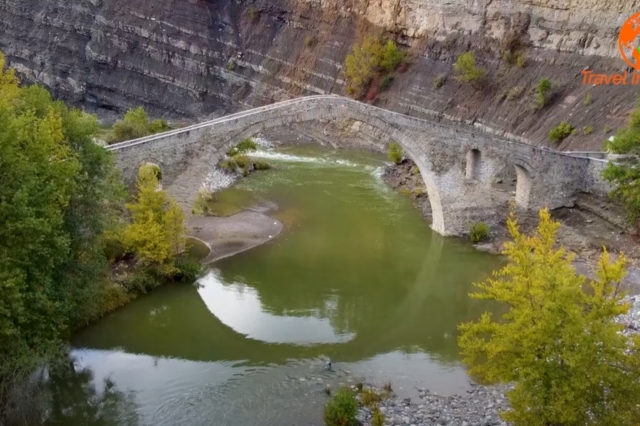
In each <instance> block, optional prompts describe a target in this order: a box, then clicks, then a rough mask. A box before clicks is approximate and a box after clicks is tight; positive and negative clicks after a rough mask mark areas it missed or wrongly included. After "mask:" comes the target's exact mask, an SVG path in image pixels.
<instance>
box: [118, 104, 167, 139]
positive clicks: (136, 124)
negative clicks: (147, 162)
mask: <svg viewBox="0 0 640 426" xmlns="http://www.w3.org/2000/svg"><path fill="white" fill-rule="evenodd" d="M170 128H171V127H169V125H168V124H167V122H166V121H164V120H154V121H151V122H150V121H149V116H148V115H147V113H146V111H145V110H144V108H142V107H138V108H134V109H130V110H129V111H127V113H126V114H125V115H124V119H123V120H122V121H118V122H117V123H115V124H114V125H113V129H112V131H111V133H110V134H109V135H107V137H106V138H105V139H106V140H107V143H110V144H111V143H116V142H122V141H127V140H131V139H137V138H141V137H144V136H148V135H152V134H155V133H159V132H164V131H166V130H169V129H170Z"/></svg>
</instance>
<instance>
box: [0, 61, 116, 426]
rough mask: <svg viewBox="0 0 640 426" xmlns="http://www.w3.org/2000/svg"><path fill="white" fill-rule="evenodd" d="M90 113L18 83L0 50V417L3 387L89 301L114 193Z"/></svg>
mask: <svg viewBox="0 0 640 426" xmlns="http://www.w3.org/2000/svg"><path fill="white" fill-rule="evenodd" d="M96 128H97V120H96V117H94V116H91V115H88V114H85V113H83V112H81V111H78V110H69V109H68V108H67V107H65V106H64V105H63V104H62V103H61V102H54V101H53V100H52V99H51V96H50V95H49V93H48V92H47V91H46V90H45V89H43V88H42V87H39V86H29V87H20V86H19V84H18V80H17V79H16V77H15V74H14V71H13V70H10V69H5V60H4V57H3V56H2V54H0V170H1V176H2V179H0V221H1V223H2V226H0V423H2V421H3V416H4V414H5V412H6V410H5V408H6V404H7V400H8V399H7V398H8V392H9V390H10V389H11V388H12V385H13V384H15V383H16V382H20V381H21V380H22V379H24V377H26V376H27V375H29V374H30V373H31V372H32V369H33V368H34V367H35V366H36V365H38V364H40V363H43V362H46V361H47V360H48V359H50V358H51V357H52V356H55V355H56V354H58V353H59V349H60V346H61V344H62V342H63V339H64V338H65V337H66V336H68V334H69V332H70V330H72V329H74V328H75V327H77V326H78V325H81V324H83V323H86V322H87V321H88V320H89V319H90V318H92V317H94V316H95V315H97V314H96V311H97V310H98V308H99V307H98V306H97V305H98V304H99V297H98V296H99V294H100V291H101V288H102V286H103V285H104V281H105V279H104V276H105V274H104V272H105V267H106V258H105V255H104V251H103V250H102V247H103V246H102V234H103V231H104V230H105V229H107V228H108V227H109V226H110V224H111V223H112V222H113V214H112V213H113V208H112V205H113V204H114V203H117V202H118V196H119V195H121V194H122V192H121V191H122V186H121V185H119V180H118V177H117V173H116V172H115V169H114V168H113V162H112V158H111V156H110V154H109V153H108V152H106V151H105V150H104V149H103V148H101V147H99V146H97V145H96V144H95V143H93V141H92V137H93V134H94V133H95V130H96Z"/></svg>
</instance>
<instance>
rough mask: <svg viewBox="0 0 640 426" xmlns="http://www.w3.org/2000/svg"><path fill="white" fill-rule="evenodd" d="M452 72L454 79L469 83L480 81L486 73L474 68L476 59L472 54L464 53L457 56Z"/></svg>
mask: <svg viewBox="0 0 640 426" xmlns="http://www.w3.org/2000/svg"><path fill="white" fill-rule="evenodd" d="M453 71H454V74H455V76H456V78H457V79H458V80H460V81H463V82H466V83H469V82H477V81H479V80H481V79H482V78H483V77H484V76H485V74H486V72H485V71H484V70H483V69H482V68H479V67H477V66H476V58H475V56H474V55H473V52H465V53H463V54H462V55H460V56H458V59H457V60H456V63H455V65H454V66H453Z"/></svg>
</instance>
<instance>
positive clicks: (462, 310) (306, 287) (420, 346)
mask: <svg viewBox="0 0 640 426" xmlns="http://www.w3.org/2000/svg"><path fill="white" fill-rule="evenodd" d="M257 155H258V156H260V157H263V158H264V159H266V160H267V161H269V162H271V164H272V165H274V166H275V167H274V169H272V170H269V171H262V172H257V173H254V174H251V175H250V176H248V177H246V178H243V179H242V180H240V181H239V182H238V183H237V184H236V185H235V186H234V187H232V188H228V189H225V190H223V191H222V192H221V193H220V194H219V195H218V207H220V209H221V210H228V211H233V210H234V209H236V210H237V209H238V208H250V207H251V206H252V205H254V204H256V203H261V202H263V201H264V200H269V201H271V202H275V203H276V204H277V205H278V209H277V211H275V212H274V213H273V216H274V217H275V218H277V219H279V220H280V221H282V222H283V223H284V225H285V228H284V231H283V233H282V234H281V235H280V236H278V237H277V238H274V239H273V240H272V241H270V242H269V243H267V244H265V245H263V246H260V247H257V248H255V249H252V250H250V251H247V252H244V253H241V254H239V255H236V256H233V257H231V258H227V259H224V260H222V261H219V262H216V263H214V264H213V265H212V267H211V268H210V270H209V272H208V274H207V275H206V276H205V277H204V278H202V279H201V280H200V281H199V283H198V285H197V286H196V285H193V286H192V285H168V286H165V287H162V288H159V289H158V290H155V291H154V292H153V293H151V294H149V295H146V296H144V297H141V298H140V299H139V300H137V301H135V302H133V303H132V304H130V305H129V306H126V307H125V308H123V309H121V310H119V311H117V312H115V313H113V314H112V315H109V316H108V317H106V318H105V319H103V320H101V321H100V322H98V323H97V324H95V325H92V326H90V327H88V328H86V329H84V330H83V331H81V332H80V333H78V334H77V335H76V336H75V337H74V339H73V340H72V351H71V354H72V357H73V358H74V361H75V367H74V369H73V371H70V372H68V374H63V375H62V376H61V377H57V378H56V379H55V380H53V382H54V384H55V386H56V388H55V390H54V395H55V398H54V399H57V400H59V401H58V402H57V403H55V404H54V406H55V407H56V408H55V409H54V410H52V413H51V418H50V424H60V425H62V424H64V425H69V426H76V425H78V426H79V425H83V426H97V425H114V426H125V425H145V426H146V425H149V426H151V425H154V426H178V425H184V426H204V425H217V426H225V425H248V426H253V425H255V426H258V425H279V426H285V425H321V424H322V414H321V413H322V407H323V405H324V404H325V403H326V400H327V398H328V396H327V395H326V393H325V392H324V389H325V387H326V386H330V387H331V388H336V387H337V386H339V385H340V384H349V383H351V384H353V383H355V382H357V381H359V380H365V381H367V382H374V383H377V384H381V383H386V382H391V383H392V386H393V388H394V390H395V391H396V393H398V394H400V395H406V396H409V397H411V396H414V395H415V393H416V388H418V387H426V388H429V389H430V390H431V391H434V392H438V393H442V394H451V393H459V392H464V391H465V390H466V389H467V388H468V386H469V385H468V378H467V375H466V372H465V370H464V368H463V367H462V366H461V364H460V361H459V354H458V349H457V344H456V335H457V331H456V330H457V329H456V327H457V325H458V324H460V323H461V322H464V321H468V320H472V319H476V318H478V317H479V316H480V314H481V313H482V312H484V311H486V310H488V309H490V308H491V306H490V305H488V304H487V303H486V302H482V301H477V300H472V299H470V298H469V297H468V293H469V291H470V290H472V287H471V283H472V282H474V281H479V280H482V279H484V278H486V277H487V276H489V275H490V273H491V271H492V270H493V269H495V268H496V266H498V262H499V261H498V259H497V258H495V257H492V256H490V255H486V254H483V253H480V252H477V251H475V250H474V249H473V248H472V247H470V246H469V245H468V244H467V243H466V242H463V241H459V240H455V239H444V238H442V237H440V236H438V235H437V234H435V233H434V232H432V231H431V230H430V228H429V225H428V223H427V222H426V221H424V220H423V218H422V217H421V215H420V213H419V212H418V211H417V210H416V209H414V208H413V206H412V203H411V200H410V199H409V197H408V196H406V195H401V194H398V193H395V192H393V191H391V190H390V189H388V188H387V187H386V186H385V184H384V183H383V181H382V179H381V177H380V176H381V173H382V170H383V167H384V164H385V158H384V157H383V156H381V155H380V154H374V153H367V152H355V151H344V150H342V151H332V150H327V149H324V148H321V147H317V146H299V147H289V148H280V149H277V150H275V149H261V151H259V152H258V153H257ZM328 359H330V360H331V361H332V368H331V370H326V369H325V365H326V361H327V360H328Z"/></svg>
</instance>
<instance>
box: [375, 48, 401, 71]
mask: <svg viewBox="0 0 640 426" xmlns="http://www.w3.org/2000/svg"><path fill="white" fill-rule="evenodd" d="M403 60H404V54H403V53H402V52H401V51H400V49H398V46H396V44H395V43H394V42H393V41H391V40H389V41H387V44H385V46H384V50H383V51H382V57H381V58H380V67H381V68H382V69H383V70H385V71H387V72H391V71H393V70H395V69H396V67H397V66H398V65H400V63H401V62H402V61H403Z"/></svg>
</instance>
